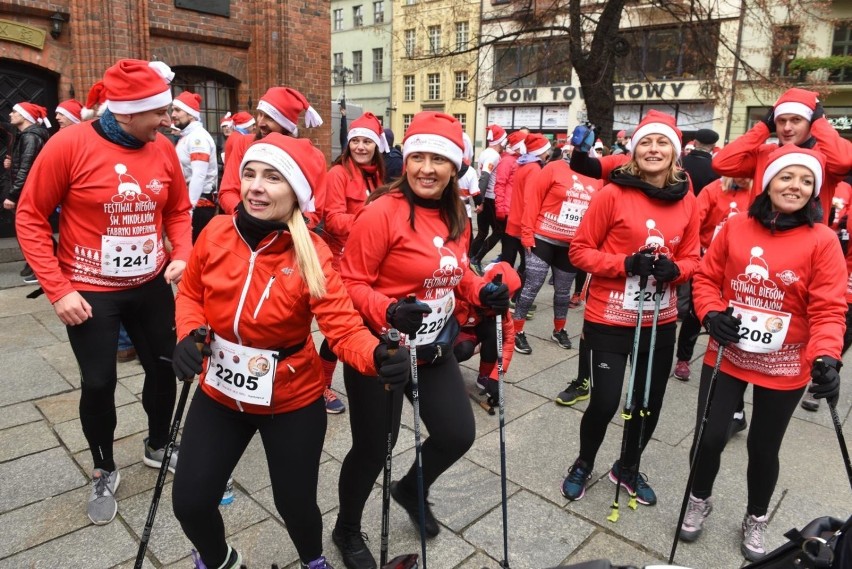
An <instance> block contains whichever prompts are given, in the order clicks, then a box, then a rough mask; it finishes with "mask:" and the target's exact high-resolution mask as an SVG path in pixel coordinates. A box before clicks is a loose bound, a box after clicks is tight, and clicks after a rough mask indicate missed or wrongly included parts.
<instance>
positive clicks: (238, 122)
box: [234, 111, 255, 128]
mask: <svg viewBox="0 0 852 569" xmlns="http://www.w3.org/2000/svg"><path fill="white" fill-rule="evenodd" d="M254 122H255V121H254V117H253V116H251V115H250V114H249V113H247V112H245V111H240V112H238V113H237V114H235V115H234V126H235V127H237V128H249V127H251V126H253V125H254Z"/></svg>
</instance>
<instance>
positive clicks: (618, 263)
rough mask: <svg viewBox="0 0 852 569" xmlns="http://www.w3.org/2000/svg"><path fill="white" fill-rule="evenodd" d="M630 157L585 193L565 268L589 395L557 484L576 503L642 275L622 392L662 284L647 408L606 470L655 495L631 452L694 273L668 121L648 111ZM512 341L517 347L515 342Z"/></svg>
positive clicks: (603, 426)
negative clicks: (576, 450)
mask: <svg viewBox="0 0 852 569" xmlns="http://www.w3.org/2000/svg"><path fill="white" fill-rule="evenodd" d="M632 144H633V155H632V156H631V158H630V160H629V161H628V162H627V163H626V164H625V165H624V166H621V167H619V168H616V169H615V170H613V172H612V173H611V174H610V182H611V183H610V184H608V185H606V186H604V187H603V188H602V189H601V190H598V191H597V192H595V194H594V196H593V197H592V200H591V203H590V204H589V208H588V209H587V210H586V213H585V215H584V216H583V221H582V222H581V223H580V227H579V228H578V229H577V234H576V235H575V237H574V240H573V241H572V242H571V251H570V256H571V262H572V263H573V264H574V266H576V267H577V268H579V269H583V270H584V271H586V272H587V273H589V275H590V278H591V279H592V280H591V285H590V286H589V295H588V300H587V301H586V310H585V321H584V323H583V339H584V340H585V344H586V345H587V346H588V348H589V350H590V359H589V368H590V369H591V384H592V398H591V403H589V407H588V409H586V412H585V413H584V414H583V420H582V422H581V423H580V455H579V457H578V458H577V460H575V461H574V464H573V465H572V466H571V468H570V470H569V471H568V476H567V477H566V478H565V481H564V482H563V484H562V494H563V495H564V496H565V497H566V498H568V499H569V500H579V499H580V498H582V497H583V495H584V493H585V487H586V482H587V481H588V480H589V478H590V477H591V473H592V468H593V466H594V462H595V458H596V456H597V453H598V449H599V448H600V446H601V443H602V442H603V439H604V436H605V435H606V430H607V427H608V426H609V423H610V421H611V420H612V418H613V416H614V415H615V413H616V411H617V410H618V408H619V402H620V399H621V392H622V384H623V383H624V371H625V369H626V367H627V360H628V358H629V357H630V355H631V352H632V349H633V340H634V336H635V331H636V324H637V317H638V310H639V292H640V284H639V283H640V279H642V278H643V277H650V278H649V279H648V284H647V289H646V291H647V294H646V295H645V298H650V299H652V300H649V301H648V302H644V304H643V312H642V315H641V318H642V321H641V334H640V337H639V350H638V356H637V358H636V360H635V361H634V362H632V365H633V366H634V369H635V371H636V374H635V377H636V382H635V384H634V386H633V392H632V394H631V396H632V399H633V401H635V402H637V406H638V405H640V404H641V403H642V402H643V399H644V387H645V386H644V384H645V378H646V373H647V368H648V362H649V360H650V359H651V354H650V336H651V324H652V323H653V308H654V301H653V297H652V295H651V294H650V293H651V291H654V290H656V285H657V282H662V283H665V284H664V285H663V286H662V290H661V294H662V296H661V298H660V312H659V319H658V321H657V336H656V344H655V346H654V353H653V366H652V369H651V386H650V389H651V391H650V398H649V405H648V407H649V409H650V415H649V416H646V417H645V418H644V421H646V424H645V428H644V434H643V439H642V440H641V441H640V440H639V431H640V429H639V427H638V426H636V425H635V424H634V423H635V422H638V420H639V413H638V412H635V413H634V415H633V416H634V423H631V424H630V425H629V428H628V430H627V434H626V435H627V440H626V442H625V445H626V446H625V447H624V448H625V452H624V455H623V456H622V457H621V459H620V460H619V461H616V462H615V464H614V465H613V467H612V469H611V470H610V472H609V479H610V480H611V481H612V482H613V483H617V481H619V480H620V481H621V484H622V485H623V486H624V487H625V488H626V489H627V490H628V492H630V493H631V494H634V493H635V495H636V498H637V500H638V501H639V503H641V504H646V505H653V504H655V503H656V502H657V497H656V494H655V493H654V491H653V490H652V489H651V487H650V486H649V485H648V483H647V480H646V478H645V476H644V475H643V474H640V473H639V471H638V467H637V466H638V464H639V459H640V457H641V452H642V450H643V449H644V448H645V446H646V445H647V444H648V441H649V440H650V439H651V436H653V434H654V429H655V427H656V425H657V421H658V419H659V416H660V409H661V408H662V405H663V397H664V395H665V392H666V385H667V382H668V376H669V370H670V369H671V362H672V356H673V355H674V344H675V328H676V320H677V298H676V296H675V294H674V289H675V285H677V284H680V283H682V282H685V281H686V280H687V279H688V278H689V277H690V276H691V275H692V273H693V272H694V271H695V268H696V267H697V266H698V260H699V257H698V216H697V215H696V203H695V196H694V195H693V193H692V192H691V191H689V182H688V180H687V177H686V175H685V174H684V173H683V172H682V171H681V170H680V169H679V168H678V166H677V163H676V160H677V157H678V156H679V155H680V146H681V134H680V130H678V128H677V126H676V124H675V120H674V117H672V116H670V115H667V114H664V113H660V112H658V111H654V110H652V111H649V112H648V114H647V115H645V118H644V119H642V122H640V123H639V126H638V128H637V129H636V131H635V132H634V134H633V138H632ZM516 342H517V340H516Z"/></svg>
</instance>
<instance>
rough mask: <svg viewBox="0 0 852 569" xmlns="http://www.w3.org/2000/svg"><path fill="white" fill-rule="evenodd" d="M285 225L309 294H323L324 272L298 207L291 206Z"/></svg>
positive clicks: (314, 295) (315, 295) (316, 296)
mask: <svg viewBox="0 0 852 569" xmlns="http://www.w3.org/2000/svg"><path fill="white" fill-rule="evenodd" d="M287 226H288V227H289V228H290V235H292V236H293V248H294V249H295V251H296V263H297V264H298V265H299V272H301V273H302V279H303V280H304V281H305V284H306V285H308V290H309V291H310V293H311V296H312V297H313V298H321V297H323V296H325V273H323V272H322V265H321V264H320V260H319V257H318V256H317V251H316V249H315V248H314V244H313V241H311V234H310V230H309V229H308V226H307V225H305V219H304V218H303V217H302V211H301V210H300V209H299V208H298V207H294V208H293V214H292V215H291V216H290V219H289V221H288V222H287Z"/></svg>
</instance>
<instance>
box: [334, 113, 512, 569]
mask: <svg viewBox="0 0 852 569" xmlns="http://www.w3.org/2000/svg"><path fill="white" fill-rule="evenodd" d="M463 151H464V141H463V138H462V128H461V124H459V122H458V121H457V120H456V119H455V118H453V117H451V116H449V115H446V114H444V113H435V112H421V113H418V114H417V115H415V117H414V119H413V120H412V121H411V124H410V126H409V127H408V130H407V131H406V133H405V138H404V140H403V146H402V155H403V161H404V162H403V165H404V170H403V171H404V176H403V177H402V178H401V179H399V180H397V181H396V182H394V183H393V184H391V185H390V186H388V187H385V188H382V189H381V190H379V191H378V192H375V193H373V195H372V196H370V200H369V205H368V206H367V207H365V208H364V210H363V211H362V212H361V214H360V215H359V216H358V219H357V220H355V223H354V225H353V226H352V231H351V233H350V234H349V241H348V242H347V244H346V252H345V253H344V255H343V263H342V266H341V272H342V275H343V280H344V282H345V283H346V287H347V289H348V291H349V294H350V295H351V296H352V302H353V304H354V305H355V308H357V309H358V311H359V312H360V313H361V315H362V316H363V317H364V320H365V321H366V323H367V325H368V326H369V327H370V329H371V330H373V332H374V333H376V334H380V333H382V332H384V331H385V330H387V329H388V328H390V327H394V328H397V329H398V330H399V331H400V332H403V333H405V334H408V335H409V337H408V340H409V341H410V342H411V343H413V344H414V345H415V346H416V347H417V356H418V358H419V360H418V376H419V379H420V382H419V394H420V396H419V400H420V412H421V414H422V418H423V423H424V425H425V426H426V428H427V429H428V430H429V438H428V439H426V442H425V443H424V444H423V452H422V468H423V481H424V489H425V491H426V492H428V490H429V487H430V486H431V485H432V484H433V483H434V482H435V480H437V478H438V477H439V476H440V475H441V474H442V473H443V472H444V471H446V470H447V469H448V468H449V467H450V466H452V465H453V464H454V463H455V462H456V461H457V460H458V459H459V458H461V457H462V456H463V455H464V453H465V452H467V450H468V449H469V448H470V445H471V444H473V440H474V437H475V425H474V421H473V411H472V410H471V407H470V401H469V399H468V395H467V389H466V387H465V385H464V380H463V379H462V375H461V371H460V369H459V364H458V362H457V361H456V359H455V357H454V355H453V349H452V347H453V340H454V339H455V335H456V332H457V331H458V328H457V321H456V319H455V318H453V312H454V308H455V303H456V295H459V296H460V297H461V298H462V299H464V300H465V301H467V302H468V303H470V304H473V305H476V306H487V307H490V308H493V309H495V310H499V311H501V312H505V311H506V310H507V309H508V307H509V293H508V288H507V286H506V285H505V284H501V285H499V286H497V285H495V284H493V283H486V282H485V281H484V280H483V279H482V278H480V277H478V276H476V275H475V274H474V273H473V272H471V270H470V267H469V265H468V260H467V254H466V253H467V242H468V239H467V231H469V228H468V223H467V216H466V215H465V210H464V204H463V203H462V202H461V200H460V199H459V197H458V188H457V184H456V174H457V172H458V171H459V169H460V168H461V165H462V155H463ZM411 295H414V296H415V297H416V301H414V302H409V301H406V299H407V298H408V297H409V296H411ZM415 335H416V336H415ZM412 336H415V337H412ZM439 346H440V349H439ZM365 375H369V374H365V373H364V372H363V371H362V370H359V369H357V368H356V367H354V366H351V365H346V366H344V368H343V378H344V381H345V383H346V394H347V395H348V396H349V421H350V424H351V426H352V448H351V449H350V451H349V453H348V454H347V455H346V458H345V459H344V461H343V466H342V467H341V469H340V482H339V483H338V489H339V499H340V510H339V513H338V517H337V524H336V525H335V528H334V531H333V532H332V534H331V535H332V539H333V540H334V543H335V544H336V545H337V547H338V548H339V549H340V551H341V554H342V556H343V560H344V562H345V564H346V567H348V568H353V567H356V568H359V569H360V568H371V567H375V566H376V561H375V559H374V558H373V555H372V554H371V553H370V550H369V549H368V548H367V545H366V543H365V542H364V536H363V534H362V533H361V517H362V514H363V511H364V504H365V503H366V501H367V498H368V497H369V495H370V492H371V491H372V490H373V485H374V484H375V482H376V478H377V477H378V475H379V472H381V470H382V466H383V465H384V461H385V452H386V447H385V442H384V441H385V440H386V439H385V405H386V395H385V392H384V390H382V388H381V386H379V385H377V384H376V382H375V381H369V379H368V378H366V377H365ZM408 395H409V396H410V392H409V393H408ZM401 413H402V392H397V393H395V396H394V399H393V425H394V427H393V429H394V431H393V437H394V439H395V438H396V436H397V433H398V431H399V422H400V415H401ZM416 481H417V470H416V466H415V465H412V466H411V468H410V469H409V471H408V473H407V474H406V475H405V476H403V477H402V479H401V480H399V481H398V482H394V483H393V484H392V485H391V494H392V495H393V497H394V499H395V500H396V501H397V502H398V503H400V504H401V505H402V506H403V507H404V508H405V509H406V510H407V511H408V514H409V516H410V517H411V518H412V520H414V522H415V524H419V514H418V512H419V506H418V499H417V495H418V492H417V483H416ZM425 518H426V522H425V525H424V528H423V529H424V531H425V533H426V534H427V535H429V536H430V537H434V536H435V535H437V534H438V532H439V531H440V527H439V526H438V522H437V520H436V519H435V516H434V515H433V514H432V512H431V510H430V508H429V507H428V505H427V507H426V508H425Z"/></svg>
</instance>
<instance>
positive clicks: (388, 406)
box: [380, 328, 399, 567]
mask: <svg viewBox="0 0 852 569" xmlns="http://www.w3.org/2000/svg"><path fill="white" fill-rule="evenodd" d="M387 338H388V339H387V344H388V353H389V354H391V355H393V354H395V353H396V351H397V349H398V348H399V331H398V330H397V329H396V328H391V329H390V330H388V334H387ZM385 400H386V403H385V433H387V454H386V455H385V468H384V470H385V475H384V478H383V479H382V549H381V554H380V558H381V565H382V567H384V566H385V565H386V564H387V562H388V536H389V535H390V483H391V465H392V462H393V391H392V390H391V388H390V385H385Z"/></svg>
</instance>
